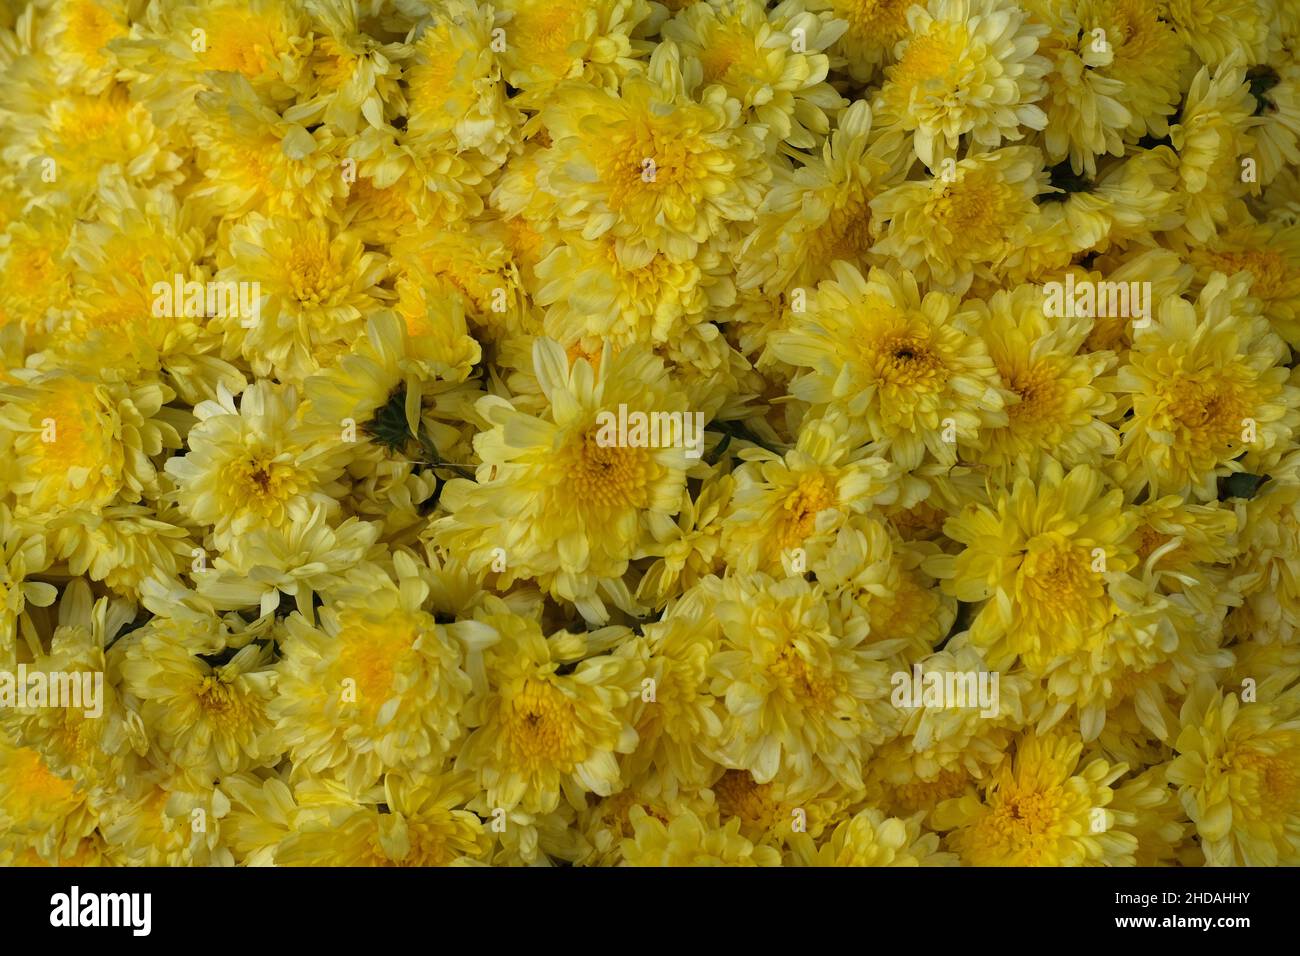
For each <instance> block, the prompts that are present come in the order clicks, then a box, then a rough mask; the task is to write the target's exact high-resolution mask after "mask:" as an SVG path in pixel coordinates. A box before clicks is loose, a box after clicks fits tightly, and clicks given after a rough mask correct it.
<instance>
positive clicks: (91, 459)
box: [31, 380, 112, 492]
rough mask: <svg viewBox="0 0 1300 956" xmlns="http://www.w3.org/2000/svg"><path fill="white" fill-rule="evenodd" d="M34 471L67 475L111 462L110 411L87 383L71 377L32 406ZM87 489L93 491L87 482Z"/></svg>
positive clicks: (42, 473) (42, 474)
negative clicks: (106, 430)
mask: <svg viewBox="0 0 1300 956" xmlns="http://www.w3.org/2000/svg"><path fill="white" fill-rule="evenodd" d="M31 425H32V427H33V428H35V429H37V430H36V431H35V432H34V433H32V436H31V437H32V445H31V448H32V450H33V451H34V452H35V453H36V458H35V461H34V462H33V470H34V471H35V472H36V473H37V474H38V475H41V476H46V475H57V476H60V477H62V476H66V475H67V473H68V470H69V469H71V468H86V469H89V470H90V471H91V472H92V474H93V473H94V472H97V471H98V470H99V469H101V468H102V467H103V466H104V465H106V464H108V459H109V457H110V447H109V446H110V441H111V438H110V436H109V435H106V434H105V433H104V432H105V426H106V425H108V426H109V427H111V425H112V422H111V419H109V418H108V412H107V410H106V409H104V408H103V407H102V406H101V405H100V403H99V402H98V401H97V400H96V398H95V393H94V390H93V389H91V388H88V387H87V386H86V385H85V384H84V383H82V382H79V381H73V380H69V381H66V382H60V383H58V384H56V385H54V386H53V387H52V388H51V390H50V394H49V397H48V398H46V399H45V400H44V401H42V402H41V403H40V404H39V406H37V407H36V408H34V409H33V412H32V416H31ZM85 490H86V491H87V492H89V491H91V490H92V489H91V486H90V485H89V484H87V486H86V488H85Z"/></svg>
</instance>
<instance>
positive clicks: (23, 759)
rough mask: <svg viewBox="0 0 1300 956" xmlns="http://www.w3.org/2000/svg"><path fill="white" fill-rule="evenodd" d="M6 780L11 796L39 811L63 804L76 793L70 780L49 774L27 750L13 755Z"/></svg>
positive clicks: (33, 752) (44, 765)
mask: <svg viewBox="0 0 1300 956" xmlns="http://www.w3.org/2000/svg"><path fill="white" fill-rule="evenodd" d="M8 776H9V782H10V785H11V786H12V787H13V793H14V794H16V795H21V796H24V797H26V798H27V799H28V800H29V801H31V802H32V803H33V804H34V805H35V806H38V807H40V808H42V809H49V808H51V807H54V806H57V805H58V804H61V803H66V802H67V801H69V800H71V799H72V797H73V794H74V792H75V789H76V788H75V787H74V786H73V784H72V781H71V780H65V779H64V778H63V777H60V776H59V775H58V774H56V773H54V772H52V771H51V770H50V768H49V767H48V766H46V764H45V761H44V760H43V759H42V758H41V755H40V754H39V753H37V752H36V751H35V750H32V749H30V748H27V747H24V748H22V749H20V750H17V751H15V752H14V754H13V762H12V764H11V767H10V772H9V775H8Z"/></svg>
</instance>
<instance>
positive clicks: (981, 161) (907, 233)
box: [871, 146, 1047, 292]
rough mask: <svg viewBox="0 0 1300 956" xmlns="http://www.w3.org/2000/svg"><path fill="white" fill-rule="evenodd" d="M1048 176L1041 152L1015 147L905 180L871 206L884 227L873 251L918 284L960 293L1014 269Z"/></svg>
mask: <svg viewBox="0 0 1300 956" xmlns="http://www.w3.org/2000/svg"><path fill="white" fill-rule="evenodd" d="M1046 186H1047V174H1046V173H1045V172H1044V170H1043V168H1042V154H1041V153H1039V151H1038V150H1037V149H1035V148H1034V147H1032V146H1013V147H1008V148H1006V149H999V150H995V151H993V152H991V153H984V154H981V155H979V156H971V157H967V158H966V159H963V160H961V161H960V162H958V163H955V164H953V165H952V166H949V167H948V168H947V171H946V172H943V173H940V174H939V175H938V176H936V177H935V178H934V179H931V180H928V181H926V180H920V181H909V182H906V183H903V184H901V185H899V186H895V187H893V188H892V189H889V190H887V191H885V192H883V193H881V194H880V195H879V196H877V197H876V198H875V199H873V200H872V201H871V212H872V215H873V216H875V218H876V219H877V220H879V221H880V222H882V223H887V225H883V226H882V227H881V229H882V238H881V239H880V241H879V242H877V243H876V244H875V246H873V247H872V251H873V252H875V253H876V254H877V255H879V256H890V257H893V258H896V259H897V260H898V262H899V263H900V264H901V265H902V266H903V267H904V268H905V269H908V270H910V271H911V272H912V273H913V274H914V275H915V276H916V278H917V279H918V280H920V281H926V280H929V281H930V282H931V283H932V284H933V285H935V286H937V287H940V288H945V289H951V290H953V291H954V292H965V291H966V289H968V288H969V287H970V283H971V280H972V279H973V277H974V276H975V275H980V276H983V277H991V275H992V272H991V267H997V268H999V269H1007V268H1010V267H1012V266H1013V265H1014V264H1015V257H1016V255H1017V254H1018V249H1019V247H1020V246H1022V245H1023V244H1024V242H1025V240H1027V239H1028V238H1029V236H1030V234H1031V232H1032V222H1033V219H1034V213H1035V211H1036V209H1037V207H1036V206H1035V205H1034V197H1035V196H1037V195H1038V194H1039V193H1041V192H1044V191H1045V189H1046Z"/></svg>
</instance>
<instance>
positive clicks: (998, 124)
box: [874, 0, 1051, 172]
mask: <svg viewBox="0 0 1300 956" xmlns="http://www.w3.org/2000/svg"><path fill="white" fill-rule="evenodd" d="M907 26H908V30H909V35H907V36H905V37H904V39H903V40H902V42H900V43H899V45H898V51H897V57H898V62H897V63H895V64H894V65H893V66H890V67H887V68H886V69H885V82H884V85H883V87H881V90H880V94H879V96H878V97H877V99H876V101H875V104H874V109H875V110H876V112H877V113H878V114H879V116H880V118H881V121H882V122H883V123H884V124H885V125H886V126H895V127H897V128H898V129H901V130H904V131H905V132H908V133H911V134H912V147H913V149H914V150H915V152H916V156H917V158H918V159H920V160H921V162H923V163H925V165H926V166H929V167H930V169H931V170H934V171H936V172H937V171H938V169H939V167H940V165H941V164H942V162H943V160H944V159H948V158H952V157H953V156H954V154H955V151H956V148H957V144H958V141H959V140H960V139H961V137H962V136H964V135H969V136H970V137H971V140H972V141H973V142H975V143H977V144H979V145H980V146H982V147H984V148H986V149H987V148H992V147H996V146H998V145H999V144H1001V143H1002V142H1003V141H1005V140H1012V141H1014V140H1018V139H1021V138H1023V137H1024V132H1023V130H1022V127H1027V128H1028V129H1031V130H1037V129H1042V128H1043V127H1044V126H1046V125H1047V116H1046V115H1045V114H1044V113H1043V111H1042V110H1041V109H1040V108H1039V107H1037V106H1035V105H1034V103H1035V101H1036V100H1039V99H1041V98H1042V96H1043V94H1044V92H1045V87H1044V83H1043V77H1044V76H1045V75H1046V74H1047V73H1048V71H1049V70H1050V68H1051V64H1050V63H1049V61H1048V60H1046V59H1044V58H1043V57H1041V56H1038V55H1037V54H1036V53H1035V52H1034V51H1035V50H1037V49H1038V44H1039V40H1040V39H1041V38H1042V37H1044V36H1046V35H1047V32H1048V30H1047V27H1046V26H1045V25H1043V24H1040V23H1033V22H1031V21H1030V19H1029V18H1028V17H1027V16H1026V15H1025V12H1024V11H1023V10H1022V9H1020V7H1019V5H1018V4H1016V3H1012V2H1010V0H929V2H928V4H926V5H924V6H922V5H921V4H913V5H912V6H911V7H910V8H908V11H907Z"/></svg>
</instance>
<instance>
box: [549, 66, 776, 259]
mask: <svg viewBox="0 0 1300 956" xmlns="http://www.w3.org/2000/svg"><path fill="white" fill-rule="evenodd" d="M683 84H684V80H683V77H682V70H681V65H680V62H679V55H678V52H677V48H676V47H675V46H674V45H673V44H671V43H664V44H660V45H659V46H658V47H657V48H656V51H655V55H654V57H653V58H652V60H651V62H650V64H649V69H648V71H647V72H646V73H635V74H633V75H631V76H629V77H628V79H627V80H626V81H624V83H623V84H622V87H621V89H620V90H619V92H618V94H617V95H616V94H615V93H612V92H609V91H607V90H602V89H599V88H597V87H594V86H591V85H588V84H581V83H574V84H570V85H567V86H564V87H563V88H561V89H559V90H557V91H556V99H555V100H554V102H553V103H552V104H551V105H549V106H548V107H547V108H546V109H545V110H544V111H543V112H542V114H541V118H542V121H543V123H544V124H545V126H546V129H547V130H548V131H549V133H550V136H551V138H552V140H553V141H554V144H555V145H554V146H553V147H552V148H551V149H550V150H548V151H547V152H546V154H545V156H546V159H547V161H548V165H549V176H548V184H547V188H548V189H549V190H550V191H551V193H552V194H553V195H555V196H556V197H557V199H558V200H559V211H560V218H559V225H560V227H561V228H563V229H571V230H572V231H574V232H581V233H582V234H583V236H584V237H586V238H588V239H594V238H596V237H597V236H602V235H604V234H605V233H607V232H609V233H612V235H613V236H614V237H615V238H616V239H618V240H620V243H619V247H620V253H621V254H622V255H623V256H624V258H625V261H627V262H630V263H632V264H643V263H644V262H645V261H646V260H647V258H648V257H649V256H650V255H651V254H653V253H654V252H665V253H667V254H668V255H669V256H671V257H672V258H674V259H693V258H694V257H695V255H696V252H697V251H698V249H699V247H700V246H702V245H704V244H706V243H707V242H708V241H709V240H710V239H712V238H718V239H726V238H727V237H728V236H729V230H730V227H731V224H733V223H738V222H748V221H750V220H752V219H753V218H754V213H755V210H756V209H757V208H758V204H759V200H760V199H761V198H762V193H761V189H762V187H763V185H764V184H765V183H766V182H767V181H768V180H769V179H770V177H771V171H770V169H769V167H768V164H767V161H766V160H765V159H764V156H763V152H764V144H763V138H764V137H763V132H762V128H761V127H756V126H753V125H746V124H744V123H742V122H741V116H740V104H739V103H738V102H737V101H736V100H734V99H731V98H730V97H728V96H727V93H726V90H725V89H723V88H722V87H721V86H716V85H715V86H710V87H707V88H706V89H704V90H703V91H702V93H701V94H700V99H699V100H696V99H693V98H691V97H690V96H689V95H688V94H687V92H686V90H685V88H684V85H683Z"/></svg>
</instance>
